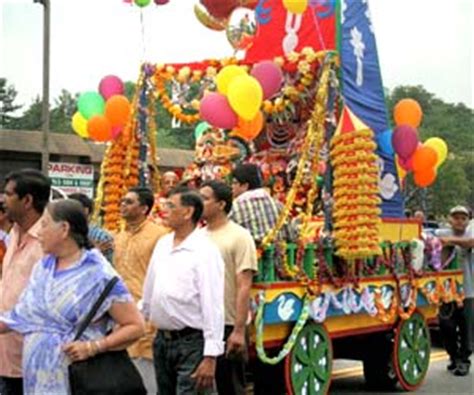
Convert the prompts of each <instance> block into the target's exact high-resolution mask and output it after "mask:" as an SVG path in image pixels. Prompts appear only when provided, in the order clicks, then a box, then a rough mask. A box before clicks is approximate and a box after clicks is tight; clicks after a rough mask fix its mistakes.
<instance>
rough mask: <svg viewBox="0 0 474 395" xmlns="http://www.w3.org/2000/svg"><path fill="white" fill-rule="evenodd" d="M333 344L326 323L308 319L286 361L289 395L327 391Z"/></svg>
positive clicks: (314, 393) (305, 394) (317, 393)
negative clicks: (317, 322)
mask: <svg viewBox="0 0 474 395" xmlns="http://www.w3.org/2000/svg"><path fill="white" fill-rule="evenodd" d="M331 372H332V345H331V339H330V337H329V335H328V332H327V330H326V328H325V327H324V325H322V324H316V323H314V322H308V323H307V324H306V325H305V327H304V328H303V329H302V330H301V332H300V334H299V335H298V337H297V339H296V342H295V345H294V346H293V349H292V350H291V353H290V354H289V355H288V356H287V357H286V361H285V382H286V390H287V391H288V393H289V394H290V395H319V394H327V393H328V391H329V385H330V383H331Z"/></svg>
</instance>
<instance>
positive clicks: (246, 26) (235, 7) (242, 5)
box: [194, 0, 258, 51]
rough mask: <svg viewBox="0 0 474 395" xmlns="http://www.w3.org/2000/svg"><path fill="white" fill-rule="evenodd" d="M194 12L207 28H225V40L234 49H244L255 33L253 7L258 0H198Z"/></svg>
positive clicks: (249, 45)
mask: <svg viewBox="0 0 474 395" xmlns="http://www.w3.org/2000/svg"><path fill="white" fill-rule="evenodd" d="M200 3H201V5H199V4H195V5H194V14H195V16H196V18H197V19H198V21H199V22H201V23H202V24H203V25H204V26H205V27H207V28H208V29H212V30H216V31H222V30H225V32H226V36H227V40H228V41H229V43H230V45H232V47H233V48H234V49H235V50H236V51H239V50H241V51H245V50H247V49H248V48H250V47H251V46H252V44H253V41H254V39H255V36H256V33H257V18H256V15H255V11H254V9H255V7H256V6H257V4H258V0H225V1H223V0H200Z"/></svg>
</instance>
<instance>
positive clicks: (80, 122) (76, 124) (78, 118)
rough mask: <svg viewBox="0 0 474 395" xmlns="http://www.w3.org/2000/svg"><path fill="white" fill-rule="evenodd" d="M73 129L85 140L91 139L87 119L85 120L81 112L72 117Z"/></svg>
mask: <svg viewBox="0 0 474 395" xmlns="http://www.w3.org/2000/svg"><path fill="white" fill-rule="evenodd" d="M71 123H72V129H73V130H74V131H75V132H76V133H77V134H78V135H79V136H81V137H82V138H83V139H85V138H88V137H89V133H88V132H87V119H85V118H84V117H83V116H82V115H81V113H80V112H79V111H77V112H76V113H75V114H74V115H73V116H72V122H71Z"/></svg>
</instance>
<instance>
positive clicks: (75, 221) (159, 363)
mask: <svg viewBox="0 0 474 395" xmlns="http://www.w3.org/2000/svg"><path fill="white" fill-rule="evenodd" d="M236 174H238V175H239V178H236V179H238V186H239V188H237V187H236V183H234V185H233V186H232V188H231V186H229V185H227V184H226V183H223V182H220V181H211V182H207V183H204V184H202V185H201V186H200V188H199V189H190V188H188V187H186V186H183V185H181V186H180V185H178V182H179V179H178V177H177V176H176V175H175V174H170V173H168V174H166V177H163V184H162V186H163V190H162V192H161V194H160V195H159V196H158V197H156V196H154V194H153V193H152V191H151V190H150V189H149V188H144V187H136V188H131V189H130V190H128V191H127V193H126V194H125V196H124V197H123V198H122V201H121V204H120V210H121V216H122V219H123V223H124V227H123V229H122V230H121V231H119V232H117V233H116V234H110V233H109V232H107V231H106V230H104V229H102V228H100V227H98V226H96V225H92V224H90V223H89V222H90V219H91V214H92V211H93V202H92V201H91V199H90V198H88V197H87V196H86V195H83V194H78V193H75V194H72V195H71V196H69V197H68V199H61V200H54V201H50V193H51V181H50V180H49V179H48V178H47V177H46V176H44V175H43V174H41V173H40V172H39V171H36V170H30V169H25V170H21V171H17V172H14V173H11V174H9V175H8V176H7V177H6V179H5V187H4V193H3V194H2V195H1V196H2V200H1V201H0V231H1V233H0V237H1V242H2V244H3V246H5V248H4V249H3V250H2V253H3V255H4V256H2V264H1V266H0V268H1V277H0V393H1V394H2V395H3V394H6V395H10V394H22V393H25V394H46V393H48V394H50V393H57V394H67V393H69V392H70V384H69V379H68V365H69V364H71V363H73V362H76V361H83V360H87V359H88V358H91V357H93V356H95V355H97V354H99V353H103V352H107V351H108V350H116V349H123V348H127V350H128V354H129V356H130V358H131V360H132V361H133V363H134V365H135V366H136V368H137V369H138V371H139V372H140V374H141V376H142V379H143V382H144V385H145V387H146V389H147V392H148V393H161V394H175V393H179V394H197V393H206V392H207V393H209V391H217V392H218V393H220V394H244V393H245V387H246V382H245V377H246V376H245V364H246V361H247V349H248V348H247V325H248V323H249V301H250V289H251V286H252V279H253V277H254V275H255V273H256V272H257V270H258V266H257V252H256V243H255V240H254V237H253V232H254V231H255V229H256V228H255V227H254V224H255V221H257V220H258V221H260V220H259V218H260V216H261V215H262V214H263V213H264V214H265V215H269V218H272V219H271V221H267V222H265V223H258V225H257V227H258V231H259V232H261V233H260V234H264V233H265V232H267V231H269V230H270V228H271V227H272V226H274V222H275V220H276V218H277V217H278V214H279V211H280V210H281V205H279V204H277V203H276V202H275V201H273V199H272V197H271V196H270V195H269V194H268V193H267V192H265V190H264V189H263V188H262V184H261V177H260V176H259V171H258V169H257V167H256V166H253V165H244V166H242V167H238V168H237V169H236ZM233 190H234V191H233ZM236 190H238V191H239V192H238V193H237V192H236ZM250 190H252V191H253V192H252V193H247V196H245V195H246V191H250ZM233 192H234V193H233ZM237 195H241V197H240V198H239V199H234V198H235V197H236V196H237ZM156 205H158V206H159V210H158V211H157V210H154V209H153V208H154V207H156ZM243 206H245V209H241V210H239V211H238V212H239V214H238V215H237V217H238V216H239V215H240V217H238V218H241V219H240V221H241V224H239V223H238V222H237V221H238V220H237V219H234V215H233V213H236V212H237V211H236V210H237V208H238V207H243ZM261 210H263V211H261ZM272 221H273V222H272ZM242 225H244V226H242ZM245 226H247V227H248V229H246V228H245ZM257 239H258V237H257ZM257 243H258V240H257ZM115 276H118V277H119V279H120V280H119V281H118V282H117V283H116V284H115V286H114V287H113V289H112V291H111V292H110V294H109V295H108V296H107V298H106V299H105V302H104V303H103V304H102V305H101V308H100V309H99V311H98V312H97V313H96V315H95V317H94V319H93V324H92V325H90V326H89V327H88V328H87V330H86V331H85V332H84V334H83V335H82V336H81V338H80V339H79V340H77V341H74V340H73V339H74V335H75V333H76V330H77V327H78V325H79V324H80V322H82V320H83V319H84V317H85V315H87V313H88V312H89V311H90V310H91V308H92V306H93V304H94V303H95V302H96V300H97V299H98V297H99V296H100V295H101V293H102V292H103V290H104V288H105V287H106V285H107V284H108V283H109V281H110V280H111V279H112V278H113V277H115ZM156 328H158V330H157V329H156ZM213 388H214V389H213Z"/></svg>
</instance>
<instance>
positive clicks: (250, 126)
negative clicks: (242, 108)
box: [234, 111, 263, 141]
mask: <svg viewBox="0 0 474 395" xmlns="http://www.w3.org/2000/svg"><path fill="white" fill-rule="evenodd" d="M262 129H263V114H262V112H261V111H259V112H258V113H257V115H256V116H255V118H254V119H252V120H251V121H246V120H245V119H242V118H239V123H238V124H237V127H236V128H235V129H234V134H235V135H237V136H240V137H242V138H243V139H245V140H247V141H252V140H253V139H254V138H255V137H257V136H258V135H259V133H260V132H261V131H262Z"/></svg>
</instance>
